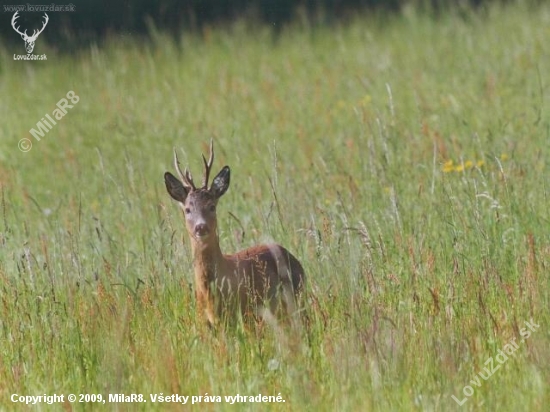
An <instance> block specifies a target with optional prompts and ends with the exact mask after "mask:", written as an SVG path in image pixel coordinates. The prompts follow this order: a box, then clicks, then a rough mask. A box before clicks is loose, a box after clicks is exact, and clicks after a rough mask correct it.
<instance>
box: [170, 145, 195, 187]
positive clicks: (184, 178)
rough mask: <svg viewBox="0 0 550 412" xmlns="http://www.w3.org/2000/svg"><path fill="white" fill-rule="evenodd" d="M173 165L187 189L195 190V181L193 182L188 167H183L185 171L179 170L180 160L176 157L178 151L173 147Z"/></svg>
mask: <svg viewBox="0 0 550 412" xmlns="http://www.w3.org/2000/svg"><path fill="white" fill-rule="evenodd" d="M174 167H175V168H176V170H177V172H178V175H179V177H180V179H181V181H182V183H183V184H184V186H186V187H187V188H188V189H192V190H197V188H196V187H195V183H193V177H192V176H191V172H189V169H188V168H187V167H186V168H185V173H183V172H182V171H181V168H180V162H179V159H178V153H177V152H176V149H174Z"/></svg>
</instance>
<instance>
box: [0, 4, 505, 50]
mask: <svg viewBox="0 0 550 412" xmlns="http://www.w3.org/2000/svg"><path fill="white" fill-rule="evenodd" d="M55 1H56V3H51V0H42V1H36V0H34V1H26V0H4V2H3V5H2V10H1V14H0V16H1V17H0V35H1V36H2V38H3V39H4V40H5V41H7V42H10V43H12V42H20V41H21V39H20V36H19V35H18V34H17V33H15V31H14V30H13V28H12V25H11V20H12V18H13V15H14V13H15V11H16V10H17V9H16V8H15V7H19V8H21V7H23V9H22V10H21V11H20V12H19V17H18V20H17V23H18V25H19V26H20V27H21V30H22V31H24V29H28V33H29V34H32V32H33V30H34V29H38V28H40V27H41V26H42V23H43V21H44V20H43V19H44V17H43V11H42V10H41V9H40V10H37V9H38V7H34V8H32V10H28V9H29V5H31V6H38V5H41V6H46V9H47V10H46V13H48V16H49V22H48V26H47V30H45V31H44V33H43V34H41V36H44V38H45V39H46V41H48V43H50V44H56V43H63V44H65V43H74V42H76V43H80V44H82V42H84V43H85V42H89V41H100V40H101V39H103V38H105V37H106V36H108V35H111V34H116V35H147V34H148V33H150V31H151V28H152V27H155V28H156V29H158V30H160V31H163V32H167V33H170V34H173V35H175V36H178V35H179V34H181V33H182V32H184V31H188V30H189V31H201V30H202V29H203V28H204V27H205V26H213V25H220V24H226V23H230V22H232V21H234V20H236V19H241V18H245V19H249V20H251V21H253V22H259V23H262V24H267V25H270V26H271V27H273V28H274V29H275V31H277V30H280V29H281V28H282V27H284V25H285V24H287V23H289V22H292V21H293V19H295V18H296V17H297V16H299V18H300V19H302V20H303V19H304V18H305V19H307V20H308V21H310V22H312V23H315V24H330V23H332V22H335V21H341V20H345V19H346V18H348V17H349V16H351V15H353V14H355V13H358V12H368V11H372V10H376V11H382V12H387V13H394V12H396V11H399V10H400V9H401V8H402V7H403V6H404V5H405V4H410V3H412V4H413V5H414V6H415V7H419V8H423V9H425V10H427V11H429V12H434V13H438V12H440V11H441V10H445V9H447V8H455V9H456V8H474V9H475V8H479V7H480V6H482V5H484V4H486V3H488V2H490V1H491V0H159V1H152V0H82V1H79V0H55ZM492 1H500V2H504V1H506V0H492ZM66 5H73V6H74V11H55V10H51V8H52V7H59V6H66Z"/></svg>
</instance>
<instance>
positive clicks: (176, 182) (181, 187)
mask: <svg viewBox="0 0 550 412" xmlns="http://www.w3.org/2000/svg"><path fill="white" fill-rule="evenodd" d="M202 160H203V162H204V168H205V173H204V179H203V182H202V186H201V187H199V188H197V187H196V186H195V183H194V182H193V177H192V176H191V173H190V172H189V169H187V168H185V172H182V171H181V169H180V165H179V160H178V155H177V153H176V151H175V150H174V167H175V168H176V170H177V172H178V175H179V179H177V178H176V177H175V176H174V175H172V174H171V173H170V172H166V173H165V174H164V183H165V184H166V190H167V191H168V193H169V194H170V196H172V198H173V199H174V200H176V201H178V202H179V205H180V207H181V209H182V210H183V213H184V216H185V224H186V227H187V232H188V233H189V236H190V237H191V239H192V241H193V244H195V245H202V246H207V245H209V244H211V243H212V242H216V243H217V218H216V206H217V204H218V199H219V198H220V197H221V196H222V195H223V194H224V193H225V192H226V191H227V189H228V188H229V176H230V174H229V166H224V167H223V168H222V170H221V171H220V172H219V173H218V174H217V176H216V177H215V178H214V179H213V180H212V184H211V185H210V187H208V177H209V175H210V171H211V170H212V163H213V162H214V143H213V141H210V156H209V159H208V161H207V160H206V158H205V157H204V155H203V156H202Z"/></svg>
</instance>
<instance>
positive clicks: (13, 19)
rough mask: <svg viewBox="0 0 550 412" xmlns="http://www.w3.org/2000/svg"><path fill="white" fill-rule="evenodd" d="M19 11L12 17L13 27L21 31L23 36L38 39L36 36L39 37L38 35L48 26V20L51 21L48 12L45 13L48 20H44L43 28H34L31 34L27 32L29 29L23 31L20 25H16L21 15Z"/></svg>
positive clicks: (28, 38) (31, 39)
mask: <svg viewBox="0 0 550 412" xmlns="http://www.w3.org/2000/svg"><path fill="white" fill-rule="evenodd" d="M18 13H19V12H18V11H16V12H15V14H14V15H13V17H12V19H11V26H12V27H13V29H14V30H15V31H16V32H17V33H19V34H20V35H21V36H23V37H24V38H26V39H27V40H30V41H33V40H36V38H37V37H38V35H39V34H40V33H42V32H43V31H44V29H45V28H46V25H47V24H48V22H49V21H50V18H49V17H48V14H47V13H44V18H45V19H46V20H44V23H42V28H41V29H40V30H34V31H33V33H32V36H29V35H28V34H27V30H25V32H23V33H22V32H21V31H19V27H15V24H16V20H17V19H18V18H19V15H18Z"/></svg>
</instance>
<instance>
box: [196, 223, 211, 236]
mask: <svg viewBox="0 0 550 412" xmlns="http://www.w3.org/2000/svg"><path fill="white" fill-rule="evenodd" d="M209 232H210V230H209V229H208V226H207V225H206V223H198V224H197V225H196V226H195V235H197V236H206V235H208V233H209Z"/></svg>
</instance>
